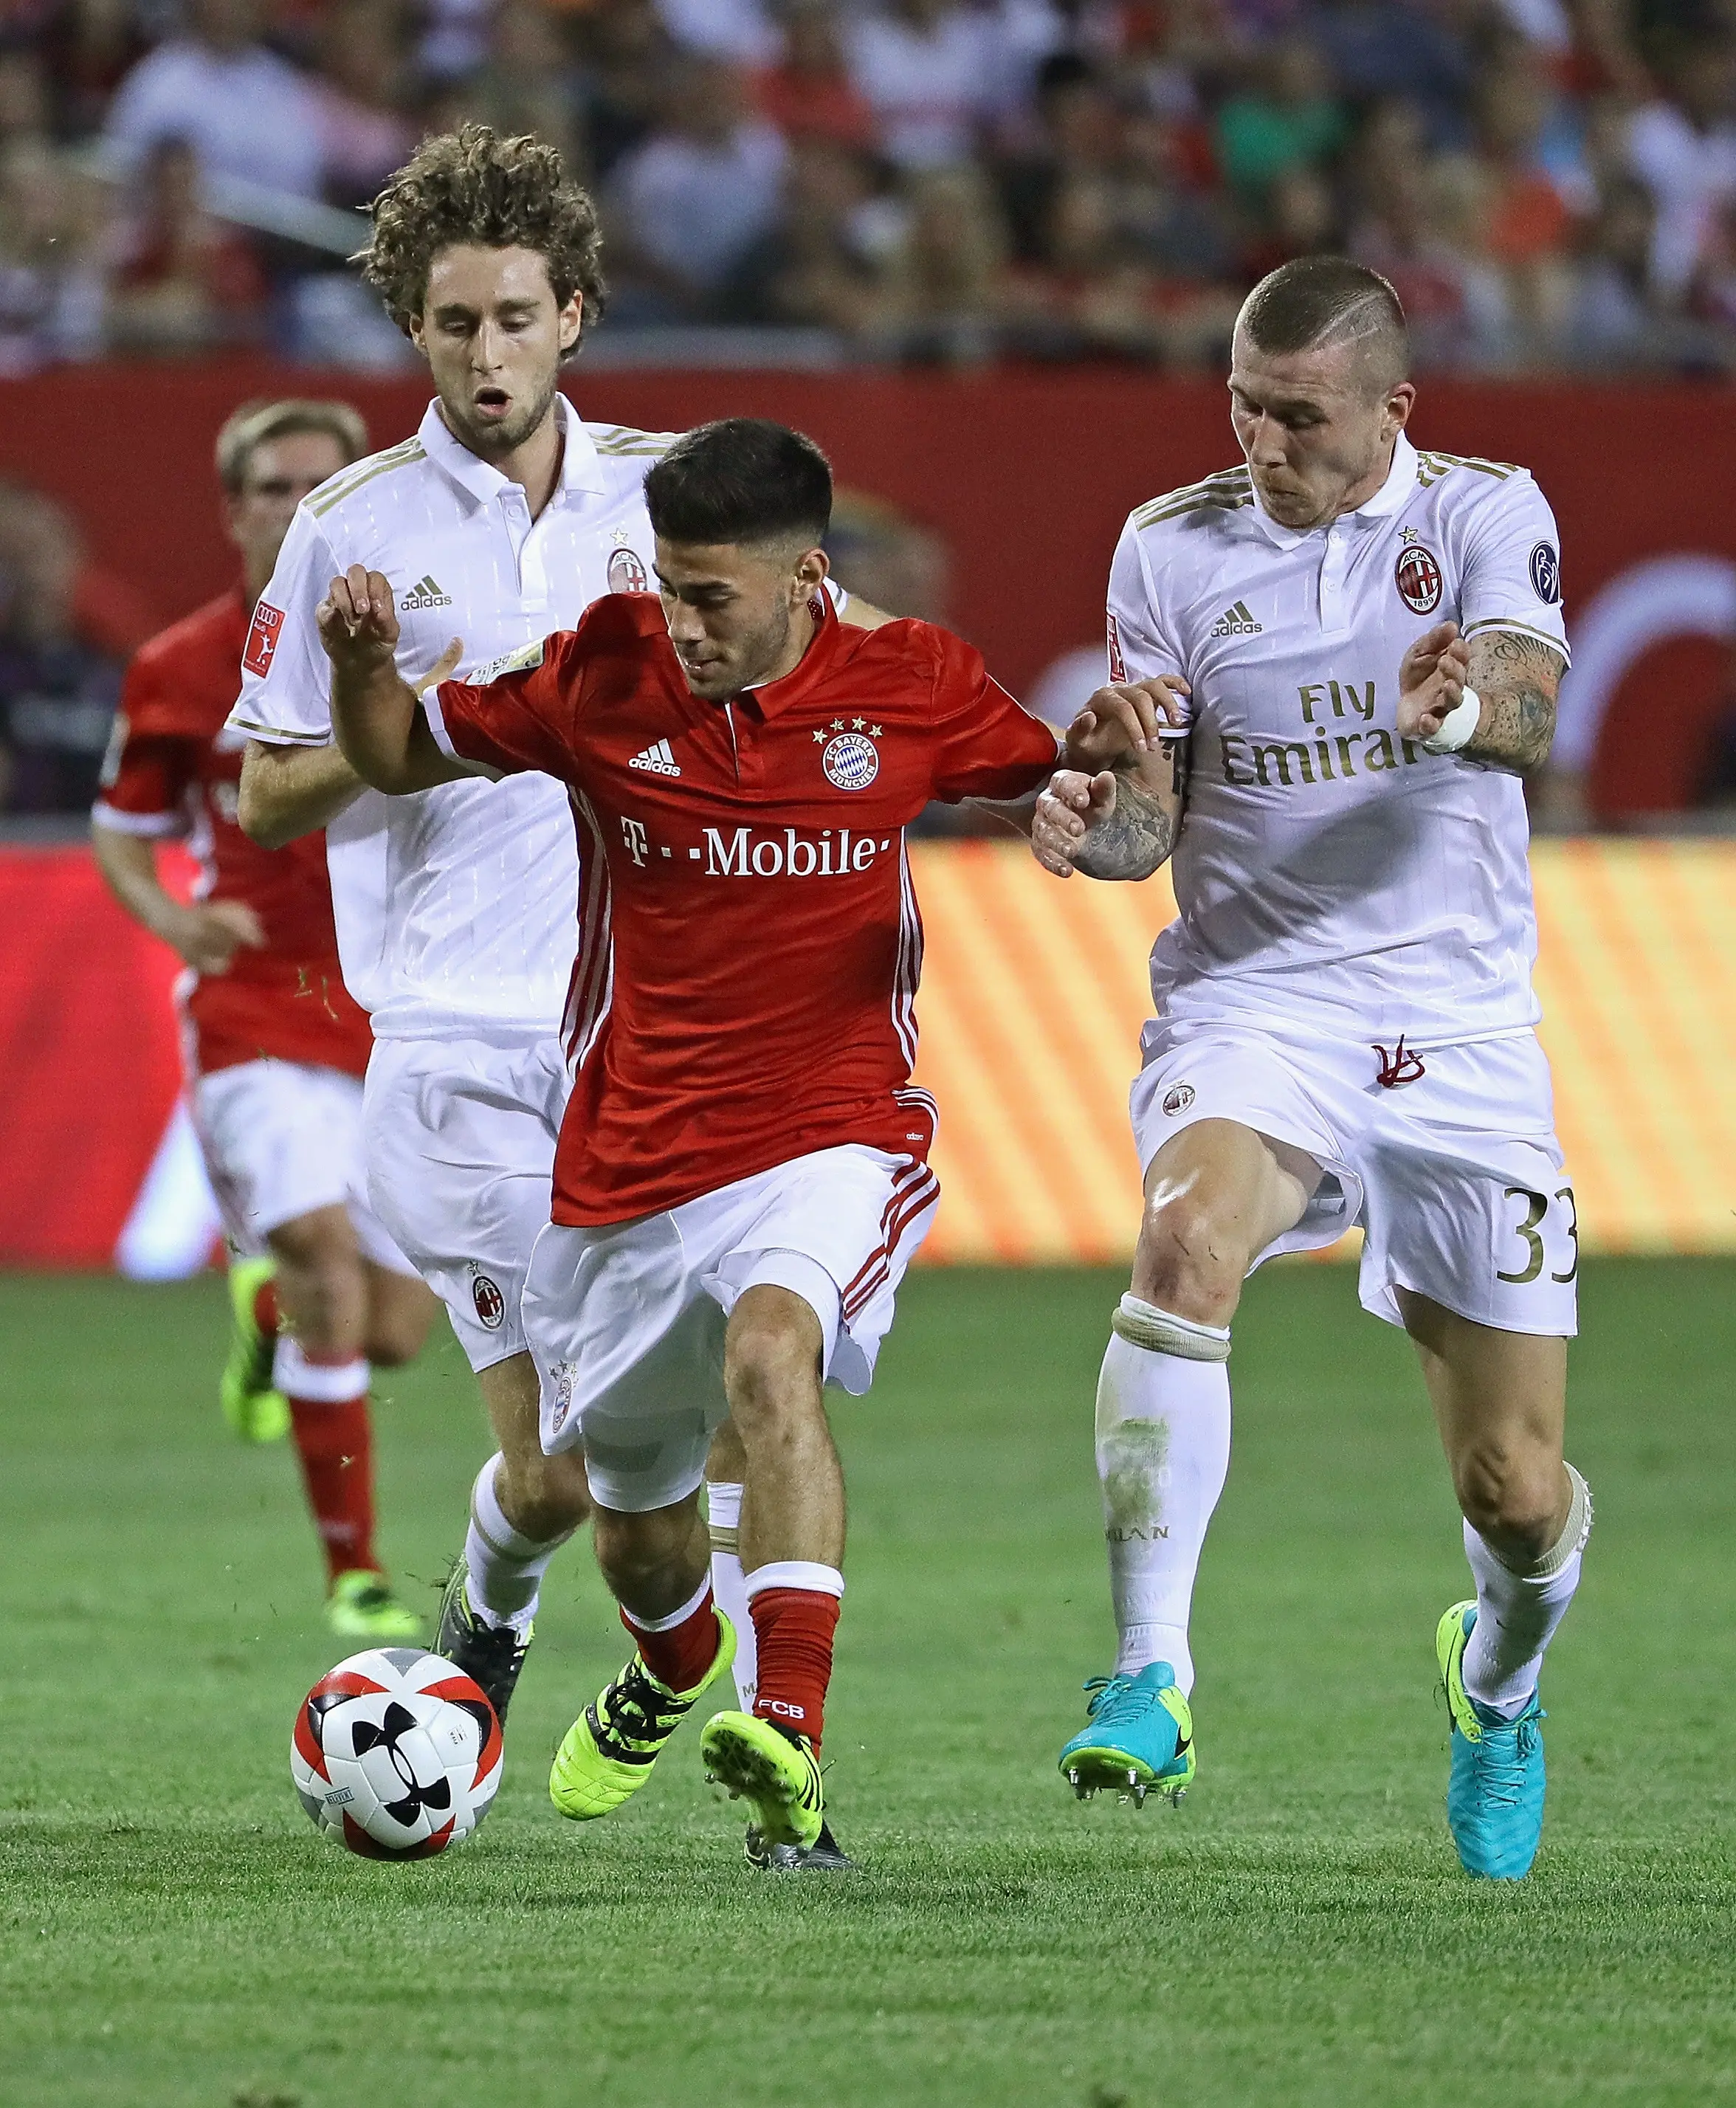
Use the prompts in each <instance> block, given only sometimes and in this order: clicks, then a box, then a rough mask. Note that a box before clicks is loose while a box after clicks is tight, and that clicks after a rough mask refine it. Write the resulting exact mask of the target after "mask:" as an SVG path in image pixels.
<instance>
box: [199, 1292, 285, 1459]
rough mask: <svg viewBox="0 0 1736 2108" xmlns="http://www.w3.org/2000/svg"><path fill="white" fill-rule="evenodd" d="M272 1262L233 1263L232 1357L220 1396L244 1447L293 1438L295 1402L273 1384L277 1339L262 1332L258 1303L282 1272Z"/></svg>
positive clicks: (228, 1417) (220, 1389) (224, 1416)
mask: <svg viewBox="0 0 1736 2108" xmlns="http://www.w3.org/2000/svg"><path fill="white" fill-rule="evenodd" d="M275 1272H277V1262H276V1261H275V1260H274V1259H232V1260H231V1262H230V1264H229V1311H230V1330H229V1358H228V1361H226V1362H225V1363H223V1376H222V1377H221V1379H220V1380H219V1383H218V1386H217V1395H218V1399H219V1402H220V1403H221V1404H222V1406H223V1418H224V1419H225V1420H227V1421H228V1423H229V1425H230V1426H231V1427H232V1428H233V1429H234V1430H235V1431H236V1433H237V1435H240V1437H241V1439H242V1441H243V1442H281V1441H282V1439H283V1438H284V1436H285V1435H287V1434H288V1433H289V1424H290V1410H289V1401H288V1399H286V1398H285V1397H284V1395H283V1394H282V1391H280V1390H273V1389H272V1384H271V1365H272V1358H273V1355H274V1354H276V1353H277V1340H276V1339H275V1337H274V1336H273V1335H271V1334H270V1333H268V1332H262V1331H260V1330H259V1320H258V1319H257V1318H256V1317H255V1316H254V1314H253V1304H254V1299H255V1296H257V1295H258V1294H259V1290H260V1289H261V1288H262V1287H264V1285H265V1283H266V1282H267V1281H269V1280H270V1279H271V1277H272V1276H273V1274H274V1273H275Z"/></svg>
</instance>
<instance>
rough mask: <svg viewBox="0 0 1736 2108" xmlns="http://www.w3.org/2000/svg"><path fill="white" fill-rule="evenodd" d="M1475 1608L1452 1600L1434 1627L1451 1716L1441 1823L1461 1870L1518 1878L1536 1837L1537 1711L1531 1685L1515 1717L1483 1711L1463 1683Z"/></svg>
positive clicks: (1539, 1792) (1540, 1773)
mask: <svg viewBox="0 0 1736 2108" xmlns="http://www.w3.org/2000/svg"><path fill="white" fill-rule="evenodd" d="M1476 1624H1477V1606H1476V1604H1475V1603H1474V1602H1473V1603H1455V1604H1454V1606H1453V1607H1452V1609H1451V1610H1449V1611H1448V1612H1447V1613H1446V1615H1445V1616H1444V1617H1443V1618H1442V1619H1441V1623H1440V1624H1439V1625H1437V1626H1436V1628H1435V1659H1436V1661H1437V1662H1438V1663H1439V1664H1440V1666H1441V1682H1442V1684H1443V1685H1444V1686H1445V1689H1446V1696H1447V1705H1448V1707H1449V1709H1450V1711H1451V1713H1452V1715H1453V1768H1452V1771H1451V1772H1450V1775H1449V1777H1448V1779H1447V1796H1446V1808H1447V1827H1448V1829H1450V1831H1452V1833H1453V1842H1454V1844H1455V1845H1457V1846H1458V1848H1459V1863H1460V1864H1461V1865H1462V1866H1463V1868H1464V1870H1465V1872H1467V1873H1468V1874H1474V1875H1476V1876H1478V1877H1479V1878H1480V1879H1481V1880H1484V1881H1522V1879H1523V1878H1524V1877H1525V1876H1526V1874H1528V1873H1529V1872H1531V1862H1532V1861H1533V1860H1534V1859H1535V1858H1536V1856H1537V1845H1538V1840H1540V1838H1541V1837H1542V1835H1543V1795H1544V1766H1543V1718H1544V1714H1543V1709H1542V1707H1541V1706H1540V1705H1539V1704H1538V1703H1537V1694H1536V1692H1535V1691H1533V1692H1532V1693H1531V1699H1530V1700H1529V1702H1528V1703H1527V1704H1526V1708H1525V1710H1524V1711H1523V1712H1522V1714H1520V1715H1519V1716H1518V1718H1517V1719H1516V1720H1502V1719H1499V1718H1497V1717H1496V1716H1495V1714H1491V1713H1489V1712H1487V1711H1486V1709H1484V1708H1483V1707H1481V1706H1480V1705H1478V1704H1477V1701H1476V1700H1475V1699H1474V1698H1472V1696H1471V1695H1470V1694H1469V1692H1468V1691H1467V1690H1466V1689H1465V1678H1464V1659H1465V1642H1466V1641H1467V1640H1468V1639H1469V1638H1470V1637H1471V1633H1472V1628H1474V1627H1475V1625H1476Z"/></svg>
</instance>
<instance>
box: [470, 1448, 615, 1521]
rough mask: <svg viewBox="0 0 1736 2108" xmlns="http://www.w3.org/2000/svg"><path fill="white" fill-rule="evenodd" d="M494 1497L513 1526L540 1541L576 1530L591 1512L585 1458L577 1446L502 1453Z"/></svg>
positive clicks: (495, 1479) (495, 1481) (496, 1476)
mask: <svg viewBox="0 0 1736 2108" xmlns="http://www.w3.org/2000/svg"><path fill="white" fill-rule="evenodd" d="M494 1497H495V1498H496V1499H497V1500H498V1502H500V1506H501V1511H502V1512H503V1514H504V1516H506V1519H507V1521H508V1522H509V1523H511V1524H512V1527H513V1528H514V1529H516V1530H520V1531H522V1532H523V1534H525V1536H526V1537H529V1538H534V1539H536V1540H537V1541H538V1542H539V1543H544V1544H546V1543H548V1542H549V1540H550V1539H551V1538H557V1537H564V1536H565V1535H566V1533H567V1532H568V1531H569V1530H572V1529H577V1528H578V1526H579V1524H580V1523H582V1522H583V1521H584V1519H585V1517H586V1516H588V1514H589V1513H590V1512H591V1489H590V1484H589V1482H588V1480H587V1479H586V1477H585V1475H584V1457H583V1455H582V1454H581V1453H578V1452H576V1451H572V1450H562V1451H561V1452H560V1453H558V1454H557V1455H556V1456H552V1457H548V1456H545V1455H544V1454H543V1452H542V1451H541V1450H540V1449H539V1450H538V1451H537V1452H536V1453H535V1454H534V1456H531V1455H525V1454H516V1453H505V1452H503V1454H502V1458H501V1466H500V1468H499V1469H498V1471H497V1472H496V1473H495V1478H494Z"/></svg>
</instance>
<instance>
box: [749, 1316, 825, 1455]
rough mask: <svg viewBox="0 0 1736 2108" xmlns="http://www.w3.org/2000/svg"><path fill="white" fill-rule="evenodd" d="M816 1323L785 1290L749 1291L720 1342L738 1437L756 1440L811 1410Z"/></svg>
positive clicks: (816, 1374) (816, 1380)
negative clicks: (721, 1342) (722, 1343)
mask: <svg viewBox="0 0 1736 2108" xmlns="http://www.w3.org/2000/svg"><path fill="white" fill-rule="evenodd" d="M823 1344H824V1338H823V1334H822V1332H821V1331H820V1321H819V1319H818V1317H815V1316H814V1313H813V1311H812V1310H811V1309H809V1307H808V1305H807V1304H805V1302H804V1301H803V1300H802V1299H801V1298H800V1296H799V1295H794V1294H792V1293H791V1291H790V1290H787V1289H782V1288H773V1287H763V1288H751V1289H749V1290H747V1292H746V1295H743V1296H742V1299H741V1300H740V1301H739V1302H738V1303H737V1304H736V1307H735V1309H734V1311H733V1313H731V1316H730V1320H729V1327H728V1331H727V1332H726V1333H725V1335H724V1391H725V1394H726V1395H727V1396H728V1400H729V1409H730V1415H731V1417H732V1419H733V1421H734V1422H735V1425H736V1428H737V1433H738V1434H739V1435H741V1437H742V1440H743V1441H744V1442H746V1443H748V1444H751V1443H752V1442H753V1440H754V1439H755V1436H756V1435H759V1434H760V1433H762V1432H764V1431H766V1430H769V1429H770V1428H772V1427H774V1426H778V1424H780V1423H782V1422H784V1421H788V1420H790V1419H791V1418H795V1417H800V1416H802V1415H803V1414H805V1412H809V1410H811V1408H812V1407H813V1405H814V1402H815V1401H816V1400H817V1399H818V1395H819V1384H820V1355H821V1351H822V1348H823Z"/></svg>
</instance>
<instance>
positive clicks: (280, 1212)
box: [187, 1061, 416, 1275]
mask: <svg viewBox="0 0 1736 2108" xmlns="http://www.w3.org/2000/svg"><path fill="white" fill-rule="evenodd" d="M187 1097H188V1101H189V1102H190V1104H191V1106H192V1115H193V1127H194V1129H195V1131H196V1133H197V1135H198V1137H199V1143H200V1146H201V1149H202V1150H203V1151H204V1154H205V1170H206V1172H207V1173H208V1174H209V1176H210V1181H211V1191H213V1192H214V1194H215V1195H216V1196H217V1205H218V1206H219V1209H221V1210H222V1213H223V1228H224V1230H225V1232H227V1233H228V1239H229V1243H230V1245H231V1246H232V1248H233V1249H234V1250H235V1251H236V1252H237V1253H238V1254H240V1255H241V1257H242V1258H244V1259H250V1258H254V1257H256V1256H257V1255H258V1254H259V1253H261V1252H263V1251H264V1250H265V1244H266V1239H267V1238H268V1236H270V1235H271V1232H273V1230H277V1229H281V1228H282V1227H283V1225H284V1224H285V1223H292V1222H294V1221H295V1219H296V1218H297V1217H298V1216H301V1215H311V1214H313V1211H314V1210H315V1209H317V1208H348V1209H349V1219H350V1220H351V1222H353V1223H354V1225H355V1232H356V1241H357V1242H358V1244H359V1245H360V1246H361V1248H362V1254H363V1257H364V1258H365V1259H372V1261H373V1263H375V1265H376V1266H383V1267H386V1268H388V1269H389V1270H390V1272H393V1273H408V1274H411V1275H413V1274H414V1273H415V1272H416V1269H415V1268H414V1267H413V1266H412V1265H411V1263H410V1262H409V1261H408V1259H406V1258H405V1257H404V1254H403V1253H402V1252H401V1251H400V1250H399V1249H398V1246H397V1245H395V1243H394V1242H393V1241H392V1238H391V1236H390V1234H389V1233H388V1232H387V1231H386V1227H385V1226H384V1224H383V1223H381V1220H380V1218H379V1217H378V1216H377V1214H375V1213H374V1210H373V1209H372V1208H371V1207H370V1206H369V1205H368V1200H367V1172H366V1169H365V1168H364V1164H363V1150H362V1083H361V1079H360V1078H359V1077H358V1076H348V1075H345V1073H344V1072H343V1070H341V1069H327V1068H322V1067H319V1066H318V1065H315V1064H313V1063H312V1062H304V1061H241V1062H237V1064H236V1065H235V1066H234V1067H233V1068H232V1069H219V1070H216V1071H215V1072H214V1074H211V1075H209V1076H198V1075H196V1076H194V1077H193V1078H192V1080H191V1083H190V1084H189V1087H188V1092H187Z"/></svg>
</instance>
